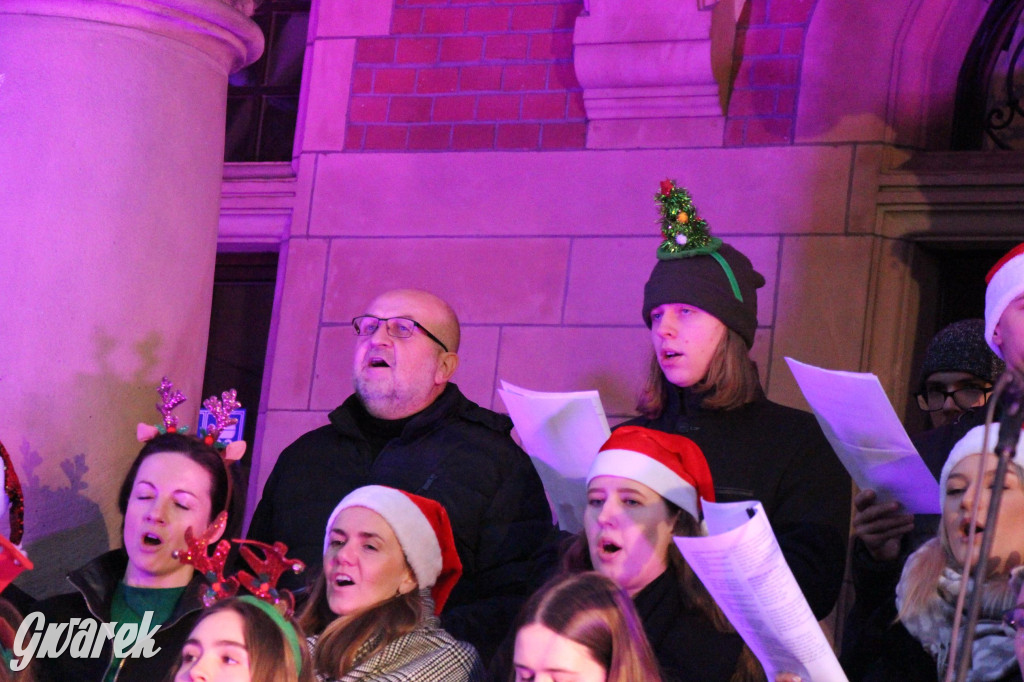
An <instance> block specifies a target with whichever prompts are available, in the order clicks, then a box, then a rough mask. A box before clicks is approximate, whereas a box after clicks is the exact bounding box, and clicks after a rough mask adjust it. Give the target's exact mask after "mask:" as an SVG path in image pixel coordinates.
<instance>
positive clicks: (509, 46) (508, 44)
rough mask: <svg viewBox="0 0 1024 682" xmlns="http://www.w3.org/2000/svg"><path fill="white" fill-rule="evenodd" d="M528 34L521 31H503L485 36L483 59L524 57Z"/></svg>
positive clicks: (528, 39)
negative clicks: (502, 32)
mask: <svg viewBox="0 0 1024 682" xmlns="http://www.w3.org/2000/svg"><path fill="white" fill-rule="evenodd" d="M529 42H530V38H529V36H527V35H525V34H522V33H504V34H500V35H490V36H487V43H486V44H485V45H484V58H485V59H525V58H526V48H527V46H528V45H529Z"/></svg>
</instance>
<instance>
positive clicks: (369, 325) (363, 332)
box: [352, 315, 448, 353]
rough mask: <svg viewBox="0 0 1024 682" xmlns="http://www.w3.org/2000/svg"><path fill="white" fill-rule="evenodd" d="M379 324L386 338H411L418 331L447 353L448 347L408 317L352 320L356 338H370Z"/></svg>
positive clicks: (357, 318)
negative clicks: (382, 325)
mask: <svg viewBox="0 0 1024 682" xmlns="http://www.w3.org/2000/svg"><path fill="white" fill-rule="evenodd" d="M381 322H383V323H384V328H385V329H386V330H387V332H388V336H390V337H392V338H395V339H407V338H409V337H410V336H412V334H413V332H414V331H416V330H417V329H419V330H420V331H421V332H423V333H424V334H426V335H427V338H428V339H430V340H431V341H433V342H434V343H436V344H437V345H439V346H441V348H444V350H445V352H446V353H447V352H448V346H446V345H444V342H443V341H441V339H439V338H437V337H436V336H434V335H433V334H431V333H430V332H429V331H427V328H426V327H424V326H423V325H422V324H420V323H419V322H417V321H416V320H410V319H409V318H408V317H377V316H376V315H360V316H359V317H353V318H352V327H353V329H355V330H356V336H372V335H373V334H374V333H375V332H376V331H377V328H378V327H379V326H380V324H381Z"/></svg>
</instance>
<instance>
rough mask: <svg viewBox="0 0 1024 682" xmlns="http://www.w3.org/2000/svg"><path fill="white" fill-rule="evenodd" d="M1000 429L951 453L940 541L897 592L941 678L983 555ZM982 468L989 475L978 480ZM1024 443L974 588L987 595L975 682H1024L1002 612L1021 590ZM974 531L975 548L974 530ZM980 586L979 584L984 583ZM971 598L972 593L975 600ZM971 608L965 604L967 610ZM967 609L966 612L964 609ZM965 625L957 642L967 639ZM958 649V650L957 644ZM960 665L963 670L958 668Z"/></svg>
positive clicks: (912, 566) (943, 484)
mask: <svg viewBox="0 0 1024 682" xmlns="http://www.w3.org/2000/svg"><path fill="white" fill-rule="evenodd" d="M997 432H998V428H996V427H992V428H990V429H989V434H988V442H987V443H986V441H985V427H984V426H977V427H975V428H973V429H971V430H970V431H968V432H967V434H966V435H965V436H964V437H963V438H962V439H961V440H960V441H959V442H958V443H957V444H956V445H955V446H954V447H953V450H952V451H951V452H950V453H949V459H948V460H947V461H946V464H945V466H944V467H943V468H942V475H941V477H940V479H939V486H940V487H939V492H940V495H941V501H942V521H941V523H940V525H939V534H938V537H935V538H933V539H932V540H929V541H928V542H926V543H925V544H924V545H922V546H921V548H920V549H918V550H917V551H916V552H914V553H913V554H911V555H910V558H909V559H907V563H906V566H904V568H903V575H902V576H901V578H900V582H899V584H898V585H897V587H896V605H897V608H898V609H899V618H900V620H901V621H902V622H903V624H904V626H906V628H907V630H908V631H909V632H910V634H911V635H913V636H914V637H915V638H916V639H917V640H918V641H919V642H920V643H921V644H922V646H924V648H925V650H926V651H928V652H929V653H930V654H931V655H932V657H933V658H935V660H936V668H937V673H938V675H939V676H940V677H941V676H943V675H944V674H945V671H946V666H947V662H948V661H949V658H950V654H949V650H950V642H951V639H952V635H953V618H954V615H955V611H956V603H957V596H958V595H959V593H960V584H961V576H962V575H963V572H964V570H965V567H968V569H967V570H972V571H973V567H974V566H975V565H976V564H977V562H978V559H979V556H980V553H981V542H982V538H983V537H984V533H985V520H986V518H987V516H988V504H989V497H990V495H991V490H990V487H991V485H992V478H993V474H994V472H995V469H996V464H997V462H998V459H997V457H996V456H995V455H994V454H991V453H992V450H993V449H994V447H995V444H996V439H997V437H998V433H997ZM979 463H980V464H982V465H983V466H984V473H983V474H982V476H981V478H979V477H978V466H979ZM1022 467H1024V445H1020V444H1019V445H1018V446H1017V450H1016V453H1015V454H1014V455H1013V459H1012V460H1011V462H1010V466H1009V469H1008V471H1007V476H1006V481H1005V486H1004V489H1003V494H1002V502H1001V504H1000V508H999V515H998V519H997V524H996V528H995V537H994V538H993V539H992V549H991V556H990V558H989V563H988V567H987V571H986V575H985V576H983V577H981V579H980V580H979V576H977V575H973V576H972V578H971V589H972V590H973V589H975V585H977V588H976V589H979V590H981V593H982V595H983V597H982V604H981V615H980V618H979V620H978V625H977V626H976V628H975V630H974V642H973V648H972V653H971V667H970V670H969V673H968V679H969V680H972V681H976V680H986V681H994V680H998V681H1001V682H1002V681H1009V680H1020V679H1021V677H1020V675H1021V673H1020V669H1019V668H1018V665H1017V660H1016V657H1015V655H1014V639H1015V637H1014V634H1015V633H1014V629H1013V628H1012V627H1011V626H1009V625H1007V624H1006V623H1004V622H1003V613H1004V612H1005V611H1007V610H1008V609H1011V608H1013V606H1014V604H1015V603H1016V600H1017V593H1018V591H1019V590H1020V586H1021V581H1022V578H1024V575H1022V568H1021V563H1022V557H1024V468H1022ZM979 495H980V496H981V506H980V508H979V510H978V516H977V517H974V516H972V510H973V505H974V501H975V499H976V498H977V497H978V496H979ZM971 528H974V529H975V534H974V538H973V544H969V537H968V535H969V531H970V530H971ZM979 583H980V584H979ZM969 596H970V595H968V597H969ZM966 603H967V602H965V604H966ZM965 611H966V607H965ZM966 620H967V616H966V613H965V614H964V615H963V617H962V620H961V630H960V633H959V638H960V639H962V638H963V637H964V636H965V632H964V629H963V623H965V622H966ZM957 648H959V644H958V645H957ZM955 665H957V667H959V662H957V663H956V664H955Z"/></svg>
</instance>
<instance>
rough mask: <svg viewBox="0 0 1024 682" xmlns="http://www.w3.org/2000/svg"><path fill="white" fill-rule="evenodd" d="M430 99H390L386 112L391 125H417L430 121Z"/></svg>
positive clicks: (431, 102) (431, 101)
mask: <svg viewBox="0 0 1024 682" xmlns="http://www.w3.org/2000/svg"><path fill="white" fill-rule="evenodd" d="M432 104H433V99H432V98H430V97H392V98H391V107H390V110H389V111H388V121H389V122H391V123H418V122H421V121H429V120H430V107H431V105H432Z"/></svg>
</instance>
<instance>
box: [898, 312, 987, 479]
mask: <svg viewBox="0 0 1024 682" xmlns="http://www.w3.org/2000/svg"><path fill="white" fill-rule="evenodd" d="M1005 368H1006V365H1005V363H1003V361H1002V360H1000V359H999V357H998V356H997V355H996V354H995V353H993V352H992V349H991V348H989V347H988V343H987V342H986V341H985V320H983V319H981V318H976V319H970V320H960V321H958V322H954V323H953V324H951V325H948V326H946V327H943V328H942V329H941V330H939V332H938V333H937V334H936V335H935V336H934V337H932V340H931V341H930V342H929V343H928V349H927V350H926V351H925V354H924V362H923V363H922V364H921V383H920V388H919V390H918V392H917V405H918V407H920V408H921V409H922V410H923V411H925V412H927V413H928V417H929V419H930V420H931V426H932V428H937V427H939V426H944V425H946V424H949V423H950V422H954V421H957V420H958V419H960V417H961V416H962V415H963V414H964V413H965V412H967V411H968V410H973V409H974V408H976V407H983V406H984V405H985V404H986V403H987V402H988V397H989V395H990V394H991V393H992V387H993V385H994V384H995V382H996V379H998V378H999V375H1000V374H1002V373H1003V370H1004V369H1005ZM941 466H942V463H941V462H939V467H940V468H941Z"/></svg>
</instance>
